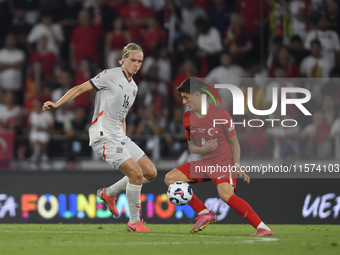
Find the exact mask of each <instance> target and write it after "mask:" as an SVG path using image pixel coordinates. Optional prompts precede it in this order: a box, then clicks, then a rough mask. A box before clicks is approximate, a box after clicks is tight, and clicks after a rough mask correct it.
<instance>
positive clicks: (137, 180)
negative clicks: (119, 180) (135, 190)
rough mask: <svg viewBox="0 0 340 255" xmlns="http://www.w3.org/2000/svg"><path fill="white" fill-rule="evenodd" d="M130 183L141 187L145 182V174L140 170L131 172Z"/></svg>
mask: <svg viewBox="0 0 340 255" xmlns="http://www.w3.org/2000/svg"><path fill="white" fill-rule="evenodd" d="M129 179H130V181H131V183H132V184H136V185H141V184H142V182H143V172H142V170H141V169H140V168H138V169H134V170H133V171H131V174H130V177H129Z"/></svg>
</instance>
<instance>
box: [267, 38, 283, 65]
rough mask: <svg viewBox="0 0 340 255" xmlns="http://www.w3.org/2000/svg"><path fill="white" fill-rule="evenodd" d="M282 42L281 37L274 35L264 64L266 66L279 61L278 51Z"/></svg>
mask: <svg viewBox="0 0 340 255" xmlns="http://www.w3.org/2000/svg"><path fill="white" fill-rule="evenodd" d="M282 46H283V44H282V37H279V36H276V37H275V38H274V39H273V42H272V46H271V52H270V53H269V56H268V59H267V63H266V66H267V68H270V67H271V66H272V65H274V64H275V65H277V64H278V63H279V51H280V49H281V47H282Z"/></svg>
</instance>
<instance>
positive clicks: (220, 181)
mask: <svg viewBox="0 0 340 255" xmlns="http://www.w3.org/2000/svg"><path fill="white" fill-rule="evenodd" d="M202 87H203V83H202V82H201V81H200V80H199V79H197V78H188V79H186V80H185V81H184V82H183V83H182V84H181V85H180V86H179V87H178V88H177V91H178V92H180V93H181V95H182V97H183V104H185V105H186V106H187V107H188V108H189V109H190V111H188V112H186V113H185V114H184V117H183V123H184V127H185V131H186V136H187V139H188V146H189V150H190V152H192V153H196V154H201V160H198V161H194V162H190V163H186V164H184V165H181V166H179V167H177V168H175V169H173V170H172V171H170V172H169V173H168V174H167V175H166V176H165V180H164V181H165V184H166V185H167V186H169V185H170V184H171V183H173V182H175V181H185V182H188V183H197V182H203V181H209V180H211V181H212V182H213V183H214V184H215V185H216V187H217V191H218V194H219V196H220V198H221V199H222V200H223V201H224V202H226V203H227V204H228V205H229V206H230V207H232V208H234V209H235V210H236V212H237V213H238V214H240V215H241V216H242V217H244V218H245V219H246V220H247V221H248V223H249V224H250V225H252V226H253V227H254V228H255V229H257V232H256V233H255V234H253V236H264V235H273V231H271V229H270V228H268V227H267V226H266V224H264V223H263V221H262V220H261V219H260V218H259V217H258V216H257V214H256V213H255V212H254V210H253V209H252V208H251V206H250V205H249V204H248V203H247V202H246V201H244V200H243V199H241V198H239V197H238V196H236V195H235V194H234V190H235V188H236V181H237V179H236V177H237V174H238V175H239V176H240V177H241V178H243V179H244V181H246V182H247V183H248V184H249V182H250V178H249V176H248V175H247V174H246V173H244V172H243V171H241V170H240V164H239V162H240V154H241V152H240V145H239V142H238V139H237V135H236V130H235V126H234V125H215V127H213V120H214V119H226V120H228V123H231V121H232V118H231V117H230V115H229V113H228V112H227V111H226V110H223V109H221V108H219V107H217V106H215V105H212V104H209V103H207V106H206V107H207V111H206V112H207V114H206V115H202V114H201V97H202V93H204V91H203V90H202V89H201V88H202ZM190 136H191V137H190ZM217 165H219V166H221V167H223V166H225V167H228V166H229V167H234V169H235V170H236V171H228V172H222V173H218V174H217V175H210V176H209V175H208V174H207V173H206V172H197V171H196V170H197V167H199V168H204V167H208V166H217ZM190 169H191V170H192V171H191V172H190ZM225 169H226V168H225ZM229 169H231V168H229ZM189 205H190V206H191V207H192V208H193V209H194V210H195V211H196V212H197V213H198V217H197V218H196V220H197V221H196V223H195V225H194V227H193V228H192V229H191V230H190V232H191V233H195V232H197V231H199V230H202V229H203V228H205V227H206V226H207V225H208V224H209V223H212V222H215V221H216V215H215V213H213V212H212V211H209V209H208V208H207V207H206V206H205V205H204V204H203V202H202V201H201V200H199V199H198V198H197V197H196V196H195V194H193V196H192V199H191V201H190V202H189Z"/></svg>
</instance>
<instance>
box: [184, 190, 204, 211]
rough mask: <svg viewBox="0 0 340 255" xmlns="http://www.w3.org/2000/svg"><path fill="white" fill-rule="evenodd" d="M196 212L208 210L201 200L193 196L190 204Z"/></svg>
mask: <svg viewBox="0 0 340 255" xmlns="http://www.w3.org/2000/svg"><path fill="white" fill-rule="evenodd" d="M188 205H190V206H191V208H192V209H194V211H195V212H197V213H199V212H200V211H202V210H204V209H208V208H207V207H206V206H205V205H204V204H203V202H202V201H201V200H199V199H198V198H197V197H196V196H195V194H192V198H191V201H190V202H189V203H188Z"/></svg>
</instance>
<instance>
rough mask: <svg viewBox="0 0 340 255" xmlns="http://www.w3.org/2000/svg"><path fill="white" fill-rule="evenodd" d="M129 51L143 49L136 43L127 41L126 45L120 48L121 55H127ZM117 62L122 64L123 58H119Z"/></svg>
mask: <svg viewBox="0 0 340 255" xmlns="http://www.w3.org/2000/svg"><path fill="white" fill-rule="evenodd" d="M131 51H140V52H142V53H143V50H142V48H141V47H140V46H139V45H138V44H136V43H129V44H128V45H126V46H125V47H124V48H123V49H122V56H125V57H128V56H129V53H130V52H131ZM119 64H120V65H123V64H124V61H123V58H122V59H121V60H119Z"/></svg>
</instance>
